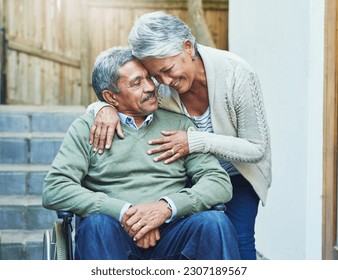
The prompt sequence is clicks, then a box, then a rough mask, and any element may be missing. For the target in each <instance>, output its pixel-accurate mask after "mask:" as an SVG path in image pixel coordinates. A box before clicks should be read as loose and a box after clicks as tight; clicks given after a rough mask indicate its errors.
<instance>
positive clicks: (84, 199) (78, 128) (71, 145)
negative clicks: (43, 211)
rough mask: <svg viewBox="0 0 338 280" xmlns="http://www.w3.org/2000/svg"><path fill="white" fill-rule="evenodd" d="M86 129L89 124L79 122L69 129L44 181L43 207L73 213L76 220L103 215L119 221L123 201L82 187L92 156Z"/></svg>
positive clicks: (81, 120)
mask: <svg viewBox="0 0 338 280" xmlns="http://www.w3.org/2000/svg"><path fill="white" fill-rule="evenodd" d="M89 129H90V128H89V124H88V123H87V122H86V121H84V120H83V119H82V118H79V119H77V120H76V121H74V123H73V124H72V125H71V126H70V128H69V130H68V131H67V133H66V135H65V137H64V140H63V142H62V145H61V148H60V151H59V152H58V154H57V155H56V157H55V159H54V161H53V163H52V167H51V169H50V171H49V172H48V174H47V176H46V178H45V182H44V186H43V193H42V205H43V206H44V207H45V208H47V209H51V210H55V211H60V210H64V211H72V212H73V213H74V214H76V215H79V216H88V215H90V214H95V213H105V214H108V215H111V216H113V217H115V218H116V219H119V216H120V211H121V209H122V207H123V205H124V204H125V203H126V201H121V200H118V199H114V198H110V197H108V196H107V195H106V194H105V193H103V192H99V191H92V190H90V189H88V188H85V187H84V186H82V180H83V179H84V178H85V176H86V175H87V173H88V169H89V166H90V155H91V153H93V151H92V148H91V146H90V145H89Z"/></svg>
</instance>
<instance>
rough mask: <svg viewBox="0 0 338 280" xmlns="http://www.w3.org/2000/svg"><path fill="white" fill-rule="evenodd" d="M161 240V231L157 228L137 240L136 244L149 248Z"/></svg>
mask: <svg viewBox="0 0 338 280" xmlns="http://www.w3.org/2000/svg"><path fill="white" fill-rule="evenodd" d="M159 240H160V231H159V229H158V228H155V229H153V230H151V231H149V232H148V233H146V234H145V235H144V236H143V237H142V238H141V239H139V240H137V241H136V246H138V247H140V248H142V249H148V248H149V247H154V246H155V245H156V243H157V241H159Z"/></svg>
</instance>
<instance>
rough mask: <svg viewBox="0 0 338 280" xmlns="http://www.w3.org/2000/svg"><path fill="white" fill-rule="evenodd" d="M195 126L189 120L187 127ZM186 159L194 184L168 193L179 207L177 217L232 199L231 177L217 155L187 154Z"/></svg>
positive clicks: (188, 172) (188, 173) (186, 165)
mask: <svg viewBox="0 0 338 280" xmlns="http://www.w3.org/2000/svg"><path fill="white" fill-rule="evenodd" d="M193 126H194V125H193V124H192V123H191V122H190V121H189V124H188V125H187V127H186V129H188V127H193ZM184 160H185V167H186V170H187V175H189V176H190V177H191V179H192V183H193V186H192V187H191V188H183V189H182V190H180V191H178V192H177V193H174V194H170V195H168V197H169V198H170V199H171V200H172V201H173V202H174V204H175V206H176V208H177V215H176V218H178V217H181V216H184V215H190V214H193V213H196V212H200V211H205V210H209V209H210V208H212V207H213V206H214V205H217V204H219V203H226V202H228V201H230V200H231V198H232V185H231V181H230V177H229V175H228V173H227V172H225V171H224V169H223V168H222V167H221V165H220V164H219V162H218V160H217V159H216V158H215V156H213V155H211V154H203V153H194V154H189V155H187V156H186V157H185V159H184Z"/></svg>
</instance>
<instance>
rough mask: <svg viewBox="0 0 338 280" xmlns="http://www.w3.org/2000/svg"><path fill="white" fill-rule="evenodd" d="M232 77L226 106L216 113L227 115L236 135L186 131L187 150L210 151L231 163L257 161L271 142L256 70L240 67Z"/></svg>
mask: <svg viewBox="0 0 338 280" xmlns="http://www.w3.org/2000/svg"><path fill="white" fill-rule="evenodd" d="M234 77H235V78H234V85H233V87H232V93H231V94H230V96H227V97H226V105H225V106H226V108H225V109H224V111H223V112H215V114H224V116H225V114H229V115H230V116H231V121H232V125H233V126H234V127H235V129H236V131H237V136H226V135H220V134H217V133H207V132H200V131H188V141H189V150H190V153H195V152H203V153H209V152H210V153H212V154H214V155H216V156H220V157H223V158H225V159H226V160H229V161H233V162H247V163H254V162H259V161H260V160H261V159H262V158H263V157H264V155H265V153H266V150H267V149H268V147H269V145H270V144H269V142H270V140H269V131H268V125H267V121H266V116H265V111H264V105H263V98H262V93H261V88H260V83H259V80H258V77H257V75H256V74H255V73H253V72H250V71H249V70H247V69H246V68H244V67H241V66H238V67H237V68H236V69H235V74H234ZM218 119H221V118H218Z"/></svg>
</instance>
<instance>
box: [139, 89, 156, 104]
mask: <svg viewBox="0 0 338 280" xmlns="http://www.w3.org/2000/svg"><path fill="white" fill-rule="evenodd" d="M155 94H156V92H155V91H152V92H149V94H148V95H146V96H144V97H143V98H142V99H141V103H144V102H146V101H147V100H148V99H150V98H152V97H153V96H155Z"/></svg>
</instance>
